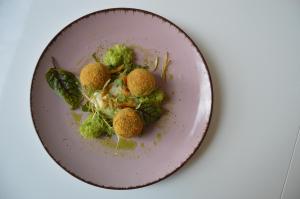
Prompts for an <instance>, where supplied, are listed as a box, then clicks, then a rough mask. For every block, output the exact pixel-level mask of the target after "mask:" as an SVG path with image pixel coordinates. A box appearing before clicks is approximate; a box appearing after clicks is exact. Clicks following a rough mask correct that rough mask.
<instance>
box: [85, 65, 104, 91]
mask: <svg viewBox="0 0 300 199" xmlns="http://www.w3.org/2000/svg"><path fill="white" fill-rule="evenodd" d="M109 78H110V73H109V71H108V69H107V68H106V66H104V65H102V64H100V63H90V64H87V65H85V66H84V67H83V68H82V69H81V71H80V83H81V85H82V86H83V87H85V88H89V89H93V90H99V89H102V87H103V86H104V84H105V83H106V82H107V80H109Z"/></svg>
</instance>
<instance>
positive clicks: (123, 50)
mask: <svg viewBox="0 0 300 199" xmlns="http://www.w3.org/2000/svg"><path fill="white" fill-rule="evenodd" d="M133 57H134V53H133V50H132V49H130V48H128V47H126V46H125V45H122V44H116V45H114V46H113V47H112V48H109V49H108V50H107V51H106V53H105V54H104V57H103V63H104V64H105V65H106V66H108V67H109V68H114V67H116V66H119V65H121V64H124V65H125V68H127V67H131V65H132V63H133Z"/></svg>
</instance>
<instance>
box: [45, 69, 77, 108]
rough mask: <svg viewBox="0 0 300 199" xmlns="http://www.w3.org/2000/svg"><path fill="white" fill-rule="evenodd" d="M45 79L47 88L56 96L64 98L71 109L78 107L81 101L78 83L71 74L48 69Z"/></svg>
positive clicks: (60, 70)
mask: <svg viewBox="0 0 300 199" xmlns="http://www.w3.org/2000/svg"><path fill="white" fill-rule="evenodd" d="M45 77H46V80H47V82H48V84H49V86H50V87H51V88H52V89H53V90H54V91H55V93H56V94H57V95H59V96H61V97H63V98H64V100H65V102H67V103H68V104H69V105H70V107H71V109H76V108H78V107H79V106H80V103H81V100H82V94H81V91H80V83H79V81H78V79H77V78H76V76H75V75H74V74H73V73H71V72H68V71H65V70H62V69H59V68H55V67H52V68H49V69H48V72H47V73H46V75H45Z"/></svg>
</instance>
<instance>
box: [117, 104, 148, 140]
mask: <svg viewBox="0 0 300 199" xmlns="http://www.w3.org/2000/svg"><path fill="white" fill-rule="evenodd" d="M143 126H144V123H143V121H142V118H141V117H140V115H139V114H138V113H137V112H136V111H135V110H133V109H131V108H124V109H121V110H120V111H118V112H117V114H116V115H115V116H114V118H113V128H114V130H115V132H116V133H117V134H118V135H119V136H121V137H124V138H131V137H134V136H138V135H140V134H141V132H142V130H143Z"/></svg>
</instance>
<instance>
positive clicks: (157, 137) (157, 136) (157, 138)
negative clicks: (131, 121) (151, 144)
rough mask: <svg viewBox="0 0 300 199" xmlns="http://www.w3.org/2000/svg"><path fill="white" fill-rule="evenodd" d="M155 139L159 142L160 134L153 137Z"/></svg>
mask: <svg viewBox="0 0 300 199" xmlns="http://www.w3.org/2000/svg"><path fill="white" fill-rule="evenodd" d="M155 138H156V140H157V141H160V140H161V133H157V134H156V135H155Z"/></svg>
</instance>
